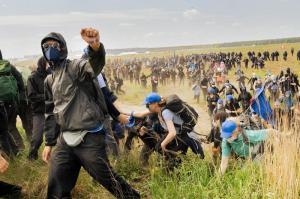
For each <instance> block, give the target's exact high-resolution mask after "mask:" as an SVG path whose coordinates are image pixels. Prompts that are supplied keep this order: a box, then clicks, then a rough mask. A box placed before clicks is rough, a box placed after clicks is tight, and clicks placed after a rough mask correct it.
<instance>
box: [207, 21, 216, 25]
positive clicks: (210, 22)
mask: <svg viewBox="0 0 300 199" xmlns="http://www.w3.org/2000/svg"><path fill="white" fill-rule="evenodd" d="M216 23H217V22H216V21H206V22H205V25H215V24H216Z"/></svg>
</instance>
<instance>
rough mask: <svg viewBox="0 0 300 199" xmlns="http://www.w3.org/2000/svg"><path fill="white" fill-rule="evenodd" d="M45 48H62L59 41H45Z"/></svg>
mask: <svg viewBox="0 0 300 199" xmlns="http://www.w3.org/2000/svg"><path fill="white" fill-rule="evenodd" d="M42 47H43V49H45V50H47V49H49V48H50V47H53V48H56V49H60V44H59V43H58V42H54V43H44V44H43V45H42Z"/></svg>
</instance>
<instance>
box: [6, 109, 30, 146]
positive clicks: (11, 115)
mask: <svg viewBox="0 0 300 199" xmlns="http://www.w3.org/2000/svg"><path fill="white" fill-rule="evenodd" d="M5 109H6V112H7V120H8V132H9V136H10V142H11V146H12V147H13V150H14V151H19V150H22V149H24V148H25V146H24V143H23V139H22V137H21V135H20V133H19V131H18V129H17V127H16V119H17V108H16V105H15V104H14V103H5Z"/></svg>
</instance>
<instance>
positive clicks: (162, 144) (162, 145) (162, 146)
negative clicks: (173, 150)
mask: <svg viewBox="0 0 300 199" xmlns="http://www.w3.org/2000/svg"><path fill="white" fill-rule="evenodd" d="M160 147H161V149H162V151H163V152H166V151H167V148H166V147H167V146H166V145H165V144H164V142H162V143H161V144H160Z"/></svg>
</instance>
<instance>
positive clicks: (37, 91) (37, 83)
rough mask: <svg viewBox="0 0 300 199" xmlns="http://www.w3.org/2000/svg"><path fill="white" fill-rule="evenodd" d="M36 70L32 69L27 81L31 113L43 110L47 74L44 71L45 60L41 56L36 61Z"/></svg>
mask: <svg viewBox="0 0 300 199" xmlns="http://www.w3.org/2000/svg"><path fill="white" fill-rule="evenodd" d="M37 65H38V67H37V70H36V71H34V72H33V73H32V74H31V75H30V76H29V77H28V81H27V92H28V99H29V100H30V101H31V109H32V113H33V114H37V113H39V114H41V113H44V112H45V97H44V81H45V79H46V77H47V75H48V74H49V72H48V71H46V65H47V61H46V59H45V58H44V57H41V58H40V59H39V60H38V63H37Z"/></svg>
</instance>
